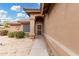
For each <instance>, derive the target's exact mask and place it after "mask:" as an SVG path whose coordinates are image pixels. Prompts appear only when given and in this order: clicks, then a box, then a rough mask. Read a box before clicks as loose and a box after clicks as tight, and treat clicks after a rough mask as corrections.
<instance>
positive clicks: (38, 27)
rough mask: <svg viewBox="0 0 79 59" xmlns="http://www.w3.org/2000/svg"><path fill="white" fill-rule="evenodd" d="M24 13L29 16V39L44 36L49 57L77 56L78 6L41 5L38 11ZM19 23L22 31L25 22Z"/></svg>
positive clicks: (29, 10)
mask: <svg viewBox="0 0 79 59" xmlns="http://www.w3.org/2000/svg"><path fill="white" fill-rule="evenodd" d="M24 11H25V12H26V13H27V14H28V15H29V36H30V38H32V39H33V38H35V37H36V36H39V35H42V36H44V38H45V41H46V43H47V46H48V51H49V55H58V56H60V55H70V56H71V55H76V56H77V55H79V46H78V45H79V4H72V3H70V4H67V3H59V4H56V3H42V4H41V5H40V9H28V8H24ZM19 23H20V24H18V25H17V26H18V27H19V26H20V27H21V26H22V27H21V30H23V25H21V24H24V23H25V22H19ZM11 29H12V30H13V27H11ZM17 29H18V28H17Z"/></svg>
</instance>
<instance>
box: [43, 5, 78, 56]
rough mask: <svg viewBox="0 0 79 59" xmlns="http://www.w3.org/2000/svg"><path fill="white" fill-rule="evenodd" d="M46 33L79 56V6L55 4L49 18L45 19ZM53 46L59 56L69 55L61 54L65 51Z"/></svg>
mask: <svg viewBox="0 0 79 59" xmlns="http://www.w3.org/2000/svg"><path fill="white" fill-rule="evenodd" d="M44 32H45V34H47V35H49V36H50V37H51V38H52V39H54V40H56V41H57V42H59V43H60V44H62V45H63V46H65V47H66V48H68V49H70V51H72V52H73V53H76V54H79V46H78V45H79V4H55V6H54V8H53V9H52V11H51V12H50V13H49V16H48V15H46V17H45V22H44ZM52 45H53V47H54V48H55V50H56V51H57V52H58V54H57V55H68V54H65V52H66V51H64V53H61V52H63V49H62V48H61V49H60V47H59V45H56V46H55V45H54V44H53V43H52ZM65 50H66V49H65ZM68 53H70V54H71V55H72V53H71V52H68Z"/></svg>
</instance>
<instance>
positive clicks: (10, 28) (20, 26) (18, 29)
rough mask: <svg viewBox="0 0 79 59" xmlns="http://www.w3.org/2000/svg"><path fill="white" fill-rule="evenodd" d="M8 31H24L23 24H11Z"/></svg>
mask: <svg viewBox="0 0 79 59" xmlns="http://www.w3.org/2000/svg"><path fill="white" fill-rule="evenodd" d="M8 31H10V32H14V31H23V25H19V26H10V27H9V30H8Z"/></svg>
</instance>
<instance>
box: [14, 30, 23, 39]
mask: <svg viewBox="0 0 79 59" xmlns="http://www.w3.org/2000/svg"><path fill="white" fill-rule="evenodd" d="M14 36H15V37H16V38H24V36H25V33H24V32H23V31H18V32H14Z"/></svg>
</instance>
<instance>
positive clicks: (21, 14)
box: [17, 13, 26, 17]
mask: <svg viewBox="0 0 79 59" xmlns="http://www.w3.org/2000/svg"><path fill="white" fill-rule="evenodd" d="M25 16H26V15H25V14H24V13H17V17H25Z"/></svg>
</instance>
